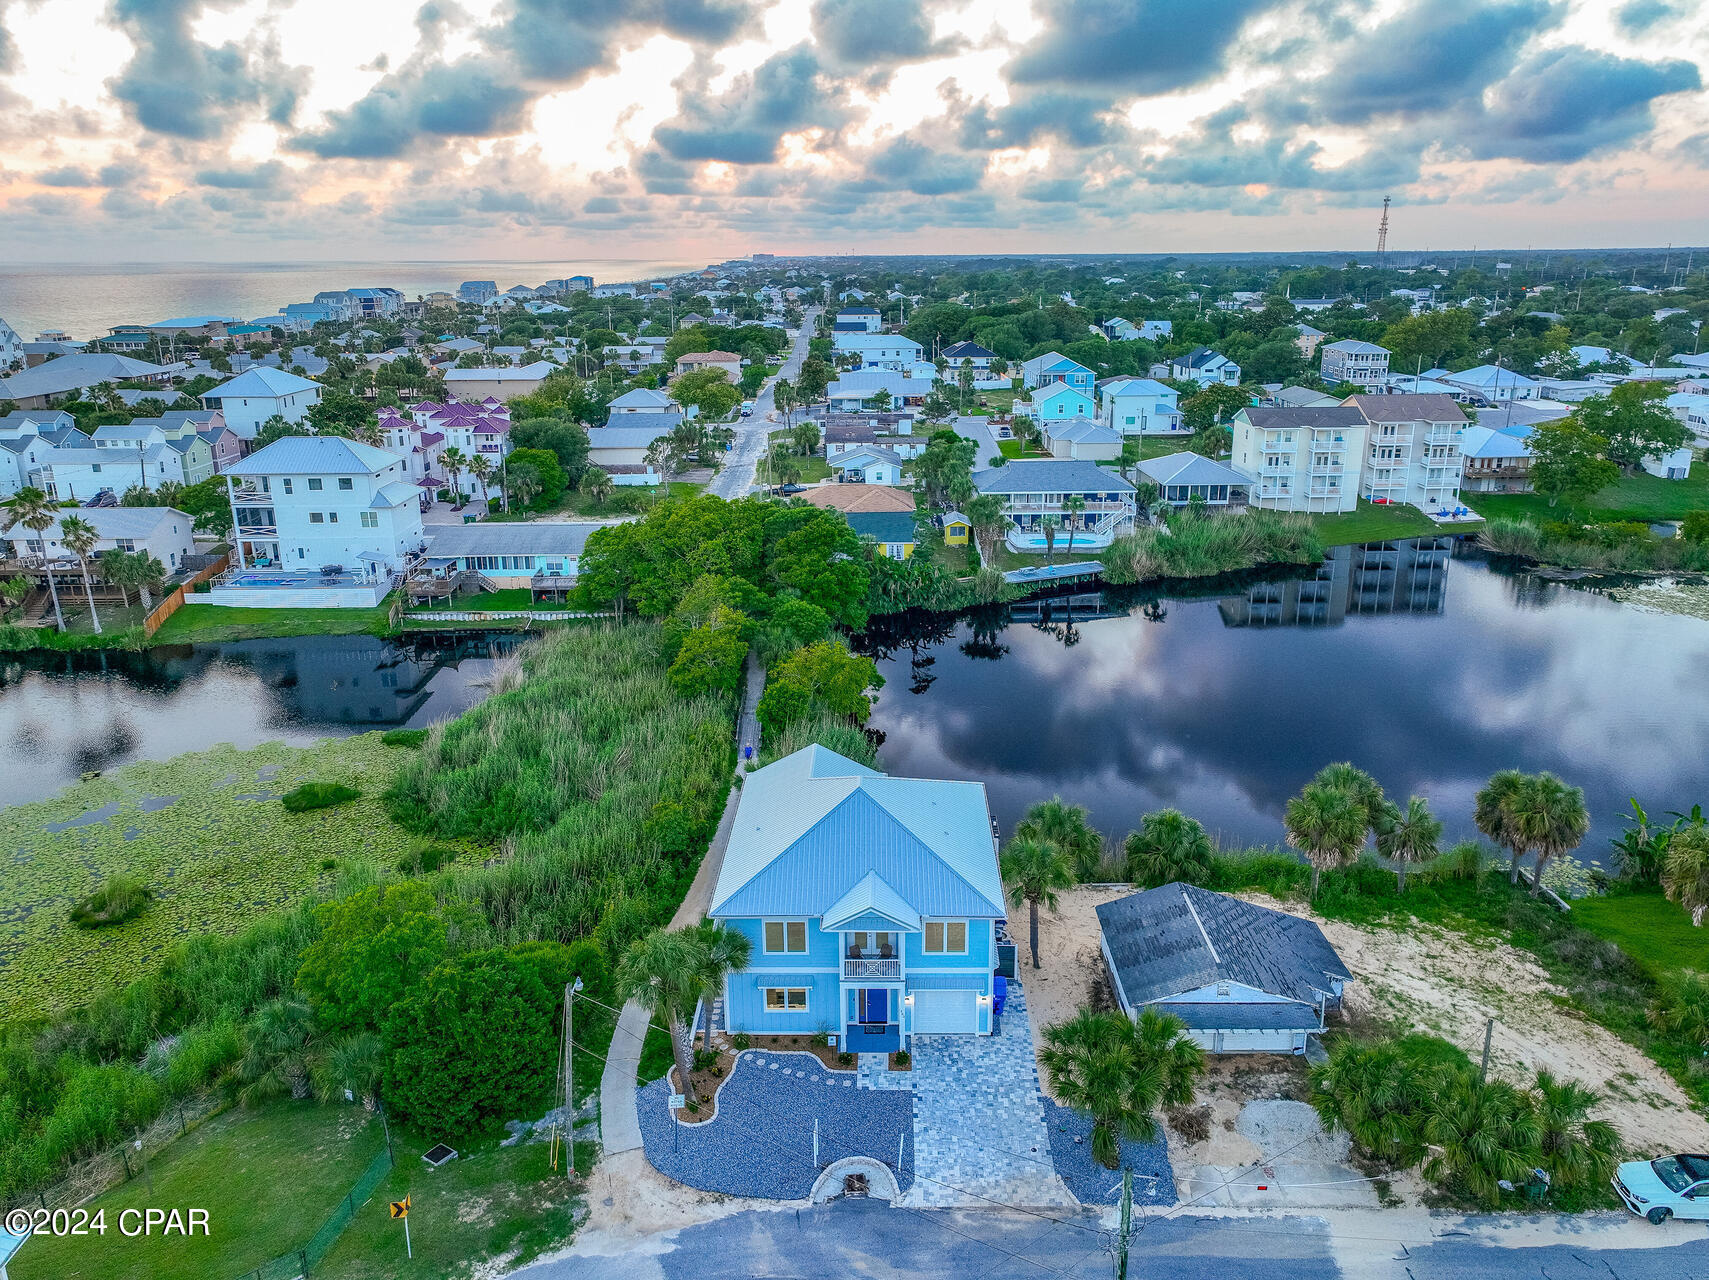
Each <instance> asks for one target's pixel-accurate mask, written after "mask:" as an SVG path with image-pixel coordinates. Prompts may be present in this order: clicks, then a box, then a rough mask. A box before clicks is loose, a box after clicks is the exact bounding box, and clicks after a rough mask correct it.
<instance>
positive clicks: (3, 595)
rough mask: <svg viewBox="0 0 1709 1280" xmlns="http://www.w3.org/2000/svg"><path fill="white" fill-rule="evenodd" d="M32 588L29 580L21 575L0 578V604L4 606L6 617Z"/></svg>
mask: <svg viewBox="0 0 1709 1280" xmlns="http://www.w3.org/2000/svg"><path fill="white" fill-rule="evenodd" d="M31 590H33V588H32V587H31V586H30V580H29V579H28V578H26V577H24V576H23V575H21V574H20V575H18V576H17V577H12V578H0V606H4V610H5V613H6V615H7V617H10V616H11V613H12V610H14V609H16V608H17V607H18V606H19V605H20V604H22V603H23V602H24V601H25V600H26V599H28V598H29V594H30V592H31Z"/></svg>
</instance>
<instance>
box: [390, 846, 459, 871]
mask: <svg viewBox="0 0 1709 1280" xmlns="http://www.w3.org/2000/svg"><path fill="white" fill-rule="evenodd" d="M456 856H457V850H455V849H448V848H446V847H445V846H444V845H441V844H418V845H415V846H414V847H412V848H411V849H410V851H409V852H408V853H406V854H404V856H403V857H401V858H399V859H398V862H397V869H398V871H399V872H400V873H401V874H403V875H406V876H419V875H427V874H429V873H430V872H434V871H437V870H439V868H440V867H442V866H444V865H445V864H446V863H447V862H450V861H452V860H453V859H455V858H456Z"/></svg>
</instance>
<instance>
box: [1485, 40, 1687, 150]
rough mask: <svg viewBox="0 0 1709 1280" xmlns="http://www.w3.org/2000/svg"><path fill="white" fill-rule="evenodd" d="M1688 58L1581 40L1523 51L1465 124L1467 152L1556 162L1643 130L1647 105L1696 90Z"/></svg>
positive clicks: (1625, 140)
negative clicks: (1613, 50) (1633, 52)
mask: <svg viewBox="0 0 1709 1280" xmlns="http://www.w3.org/2000/svg"><path fill="white" fill-rule="evenodd" d="M1702 87H1703V81H1702V77H1701V76H1700V75H1699V74H1698V70H1697V67H1696V65H1695V64H1693V63H1690V62H1682V61H1678V60H1669V61H1666V62H1642V61H1639V60H1637V59H1634V58H1620V57H1616V56H1615V55H1613V54H1609V53H1599V52H1597V51H1595V50H1592V49H1586V48H1584V47H1583V46H1581V45H1568V46H1566V47H1565V48H1559V49H1548V50H1545V51H1543V52H1541V53H1538V54H1535V55H1534V56H1532V57H1531V58H1528V59H1527V60H1526V61H1525V62H1524V64H1522V65H1521V66H1520V67H1518V68H1517V69H1516V70H1515V71H1514V72H1513V74H1512V75H1511V76H1509V77H1508V78H1507V79H1505V80H1503V81H1502V82H1501V83H1500V84H1498V85H1497V86H1496V87H1495V89H1494V90H1493V91H1492V93H1491V96H1490V102H1489V105H1488V109H1487V111H1486V112H1485V114H1484V117H1483V120H1482V121H1481V127H1479V128H1476V129H1473V130H1468V133H1467V136H1468V137H1469V139H1470V148H1471V150H1472V152H1473V154H1475V155H1477V156H1480V157H1483V158H1492V157H1510V158H1513V159H1517V160H1527V161H1530V162H1531V163H1533V164H1563V163H1568V162H1571V161H1574V160H1582V159H1584V158H1585V157H1586V156H1589V155H1593V154H1595V153H1597V152H1599V151H1605V150H1608V149H1609V148H1612V147H1616V146H1620V145H1621V144H1624V143H1628V142H1632V141H1634V140H1635V139H1637V138H1639V137H1640V136H1641V135H1643V134H1644V133H1646V132H1647V131H1648V130H1649V128H1650V126H1651V124H1652V123H1653V117H1652V115H1651V112H1650V104H1651V103H1652V102H1654V101H1655V100H1656V99H1657V98H1662V97H1666V96H1667V95H1669V94H1674V93H1683V92H1686V91H1688V90H1693V89H1701V88H1702Z"/></svg>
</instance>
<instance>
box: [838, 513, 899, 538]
mask: <svg viewBox="0 0 1709 1280" xmlns="http://www.w3.org/2000/svg"><path fill="white" fill-rule="evenodd" d="M844 519H846V520H847V521H848V522H849V528H851V529H853V530H854V531H855V532H856V533H857V534H859V535H860V536H861V537H863V538H866V537H870V538H872V539H873V540H874V541H877V542H913V541H915V533H914V513H913V512H912V511H851V512H848V513H846V515H845V516H844Z"/></svg>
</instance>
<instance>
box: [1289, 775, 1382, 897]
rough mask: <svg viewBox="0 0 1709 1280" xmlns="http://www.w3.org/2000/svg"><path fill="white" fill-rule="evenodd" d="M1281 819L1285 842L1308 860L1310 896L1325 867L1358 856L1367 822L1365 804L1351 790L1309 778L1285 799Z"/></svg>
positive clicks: (1313, 893)
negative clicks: (1298, 790) (1285, 834)
mask: <svg viewBox="0 0 1709 1280" xmlns="http://www.w3.org/2000/svg"><path fill="white" fill-rule="evenodd" d="M1282 822H1283V824H1284V825H1285V826H1286V827H1287V829H1288V843H1289V844H1290V845H1292V846H1293V847H1294V848H1296V849H1298V850H1300V851H1301V852H1302V853H1304V854H1305V856H1306V861H1307V862H1309V863H1311V896H1312V897H1313V898H1315V897H1317V885H1318V879H1319V877H1320V876H1321V875H1322V874H1323V869H1324V868H1325V867H1332V868H1333V867H1344V866H1346V865H1347V864H1348V863H1350V862H1352V861H1353V859H1354V858H1356V857H1358V855H1359V849H1360V847H1361V846H1362V845H1363V844H1364V843H1365V832H1366V830H1367V826H1368V823H1369V818H1368V817H1367V814H1366V810H1365V806H1364V805H1363V804H1361V803H1360V802H1359V800H1358V799H1357V798H1355V797H1354V796H1353V795H1352V794H1351V793H1350V792H1347V791H1344V790H1342V789H1341V788H1339V787H1331V786H1326V785H1324V784H1323V783H1321V782H1308V783H1307V784H1306V785H1305V787H1304V789H1303V790H1301V791H1300V793H1299V795H1297V796H1295V797H1294V798H1293V799H1292V800H1289V801H1288V807H1287V809H1286V811H1285V812H1284V813H1283V816H1282Z"/></svg>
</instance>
